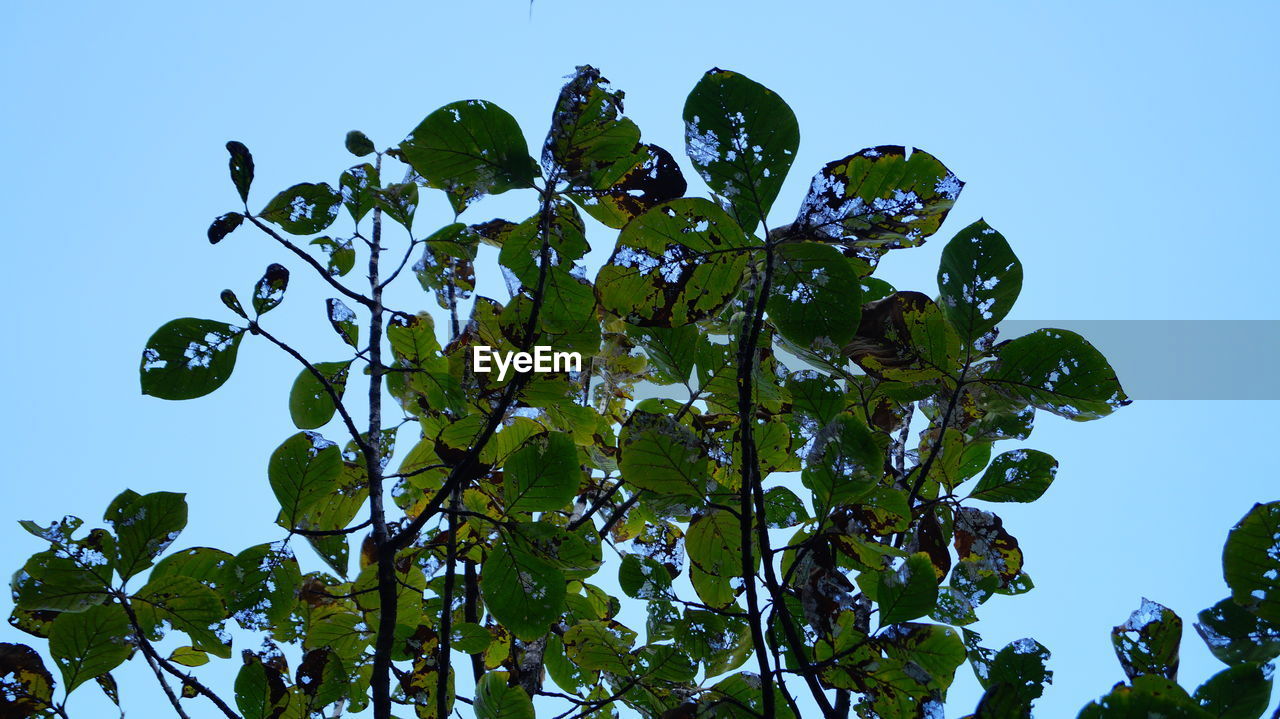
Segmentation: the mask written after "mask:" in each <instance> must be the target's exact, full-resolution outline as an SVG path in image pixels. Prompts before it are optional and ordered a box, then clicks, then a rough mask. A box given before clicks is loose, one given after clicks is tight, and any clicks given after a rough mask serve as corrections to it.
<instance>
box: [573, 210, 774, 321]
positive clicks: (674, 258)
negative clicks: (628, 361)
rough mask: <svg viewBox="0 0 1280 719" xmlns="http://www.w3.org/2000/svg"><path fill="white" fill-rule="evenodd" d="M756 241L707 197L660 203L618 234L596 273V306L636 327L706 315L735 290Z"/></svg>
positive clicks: (710, 314) (742, 276) (708, 315)
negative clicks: (616, 241) (608, 254)
mask: <svg viewBox="0 0 1280 719" xmlns="http://www.w3.org/2000/svg"><path fill="white" fill-rule="evenodd" d="M757 244H758V243H757V242H756V241H754V240H753V239H752V238H749V237H748V236H747V235H745V234H743V232H742V230H741V229H740V228H739V227H738V225H737V223H735V222H734V221H733V219H732V218H731V217H729V215H728V214H726V213H725V211H724V210H722V209H720V208H719V207H716V206H715V205H714V204H712V203H711V202H709V201H707V200H703V199H700V198H690V199H680V200H672V201H671V202H666V203H663V204H661V205H658V206H657V207H655V208H653V209H651V210H649V211H648V212H646V213H644V214H643V215H641V216H639V217H637V218H636V219H635V220H633V221H632V222H631V223H630V224H629V225H627V226H626V227H624V228H623V230H622V232H621V233H620V234H619V235H618V244H617V247H616V248H615V249H614V251H613V255H612V256H611V257H610V258H609V262H608V264H606V265H605V266H604V267H602V268H601V269H600V273H599V275H598V276H597V277H596V288H597V292H598V294H599V296H600V304H601V305H603V306H604V308H605V309H607V310H609V311H610V312H612V313H613V314H615V315H618V316H619V317H622V318H623V319H624V320H626V321H627V322H630V323H632V324H636V325H640V326H642V327H652V326H658V327H675V326H679V325H683V324H688V323H690V322H696V321H698V320H700V319H704V318H706V317H710V316H712V315H714V314H715V313H717V312H718V311H719V310H720V308H722V307H723V306H724V305H725V303H727V302H728V301H729V299H730V298H732V297H733V295H734V294H735V293H736V292H737V291H738V287H739V285H741V283H742V281H743V279H744V275H745V274H746V268H747V263H748V260H749V257H748V255H749V253H750V251H751V250H752V249H753V248H754V247H756V245H757Z"/></svg>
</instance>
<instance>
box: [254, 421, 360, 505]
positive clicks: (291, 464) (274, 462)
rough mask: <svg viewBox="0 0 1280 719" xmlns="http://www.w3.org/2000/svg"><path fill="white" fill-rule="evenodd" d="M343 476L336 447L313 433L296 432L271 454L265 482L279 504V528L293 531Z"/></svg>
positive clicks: (340, 458) (340, 454) (339, 454)
mask: <svg viewBox="0 0 1280 719" xmlns="http://www.w3.org/2000/svg"><path fill="white" fill-rule="evenodd" d="M341 473H342V453H341V451H339V449H338V445H336V444H334V443H332V442H329V441H328V440H326V439H324V438H323V437H321V436H320V435H318V434H316V433H315V432H299V433H297V434H295V435H293V436H292V437H290V438H289V439H286V440H285V441H284V443H283V444H281V445H280V446H279V447H278V448H276V451H275V452H273V453H272V454H271V461H270V463H269V464H268V465H267V478H268V481H270V483H271V491H273V492H275V495H276V499H277V500H279V502H280V508H281V516H280V518H281V520H282V526H284V527H285V529H293V528H294V527H296V526H298V525H297V524H296V522H298V520H299V519H300V518H301V517H302V515H303V514H304V513H305V512H306V511H307V510H308V509H310V508H311V507H312V506H313V505H315V504H316V503H317V502H319V501H320V500H321V499H323V498H324V497H325V496H327V495H329V494H330V493H331V492H333V490H334V489H335V488H336V487H337V484H338V478H339V476H340V475H341Z"/></svg>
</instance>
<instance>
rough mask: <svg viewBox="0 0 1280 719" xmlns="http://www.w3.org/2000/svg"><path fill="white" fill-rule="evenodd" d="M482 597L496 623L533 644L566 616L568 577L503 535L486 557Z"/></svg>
mask: <svg viewBox="0 0 1280 719" xmlns="http://www.w3.org/2000/svg"><path fill="white" fill-rule="evenodd" d="M480 593H481V594H482V595H483V596H484V603H485V606H487V607H488V608H489V613H490V614H492V615H493V617H494V619H496V620H498V622H499V623H501V624H502V626H504V627H506V628H507V629H509V630H510V631H511V633H512V634H514V635H515V636H517V637H519V638H520V639H523V640H525V641H532V640H534V639H537V638H539V637H541V636H542V635H544V634H546V633H547V628H548V627H549V626H550V625H551V623H552V622H553V621H555V620H556V618H557V617H559V616H560V614H561V613H563V612H564V598H565V576H564V573H563V572H561V571H560V570H559V569H556V568H555V567H554V566H552V565H551V564H550V563H549V562H547V561H546V560H544V559H540V558H538V557H535V556H533V555H532V554H530V553H528V552H526V551H524V550H523V549H521V543H520V542H519V540H518V539H516V538H514V537H512V536H509V535H507V534H505V533H503V534H502V535H501V536H500V538H499V539H498V541H496V542H495V543H494V545H493V546H492V547H491V548H490V549H489V552H488V554H487V556H486V557H485V560H484V566H483V567H482V568H481V572H480Z"/></svg>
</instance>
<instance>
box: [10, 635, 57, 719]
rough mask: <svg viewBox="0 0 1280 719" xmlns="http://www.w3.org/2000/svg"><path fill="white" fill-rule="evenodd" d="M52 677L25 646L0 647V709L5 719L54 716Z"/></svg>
mask: <svg viewBox="0 0 1280 719" xmlns="http://www.w3.org/2000/svg"><path fill="white" fill-rule="evenodd" d="M53 687H54V681H53V676H52V675H51V674H49V670H48V669H45V668H44V661H43V660H42V659H40V655H39V654H37V653H36V650H34V649H32V648H31V647H29V646H27V645H25V644H9V643H7V642H5V643H0V696H3V697H4V698H5V703H4V704H3V705H0V709H3V710H4V711H5V714H4V716H5V718H6V719H9V717H12V718H13V719H20V718H21V717H39V716H53V714H51V713H46V712H50V711H51V710H52V708H53Z"/></svg>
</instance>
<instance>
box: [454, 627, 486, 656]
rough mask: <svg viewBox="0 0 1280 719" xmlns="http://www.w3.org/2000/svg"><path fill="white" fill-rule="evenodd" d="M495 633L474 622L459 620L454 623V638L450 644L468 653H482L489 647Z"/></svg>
mask: <svg viewBox="0 0 1280 719" xmlns="http://www.w3.org/2000/svg"><path fill="white" fill-rule="evenodd" d="M491 641H493V635H492V634H490V633H489V630H488V629H485V628H484V627H482V626H480V625H479V624H476V623H474V622H459V623H457V624H454V625H453V639H452V641H451V642H450V645H451V646H452V647H453V648H454V649H456V650H458V651H460V652H464V653H466V654H480V653H481V652H483V651H484V650H485V649H488V648H489V643H490V642H491Z"/></svg>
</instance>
